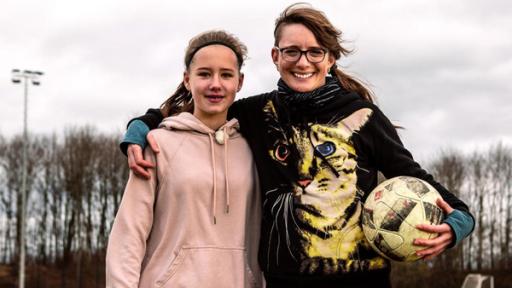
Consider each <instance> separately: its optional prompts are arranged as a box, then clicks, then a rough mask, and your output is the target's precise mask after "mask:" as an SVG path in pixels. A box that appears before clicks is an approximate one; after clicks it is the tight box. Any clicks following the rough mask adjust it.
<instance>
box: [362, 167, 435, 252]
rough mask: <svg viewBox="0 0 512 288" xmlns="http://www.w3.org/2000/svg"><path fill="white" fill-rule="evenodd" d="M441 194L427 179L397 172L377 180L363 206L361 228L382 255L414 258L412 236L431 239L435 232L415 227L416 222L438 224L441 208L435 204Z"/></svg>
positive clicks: (420, 247) (415, 247) (414, 247)
mask: <svg viewBox="0 0 512 288" xmlns="http://www.w3.org/2000/svg"><path fill="white" fill-rule="evenodd" d="M438 198H441V195H439V193H438V192H437V191H436V190H435V189H434V187H432V186H431V185H430V184H428V183H427V182H425V181H423V180H420V179H418V178H414V177H409V176H399V177H395V178H391V179H388V180H386V181H384V182H382V183H381V184H379V185H378V186H377V187H375V189H373V191H372V192H371V193H370V195H369V196H368V198H367V199H366V201H365V203H364V208H363V217H362V222H363V232H364V234H365V236H366V239H368V242H370V245H371V246H372V247H373V249H375V251H377V252H378V253H379V254H380V255H382V256H383V257H385V258H387V259H390V260H395V261H416V260H418V259H420V257H419V256H417V255H416V251H417V250H422V249H425V248H424V247H422V246H416V245H414V244H413V241H414V239H416V238H423V239H431V238H434V237H436V236H437V234H436V233H428V232H424V231H421V230H419V229H417V228H416V225H417V224H431V225H438V224H440V223H441V221H442V220H443V211H442V210H441V208H439V207H438V206H437V205H436V199H438Z"/></svg>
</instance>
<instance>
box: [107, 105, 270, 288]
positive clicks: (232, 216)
mask: <svg viewBox="0 0 512 288" xmlns="http://www.w3.org/2000/svg"><path fill="white" fill-rule="evenodd" d="M161 127H162V128H163V129H157V130H153V131H151V132H150V133H151V134H152V135H153V136H154V138H155V139H156V141H157V142H158V145H159V147H160V153H158V154H156V155H155V154H154V153H153V152H152V151H151V149H146V150H145V152H144V153H145V158H146V159H148V160H150V161H152V162H153V163H156V168H155V169H151V174H152V175H151V179H150V180H144V179H141V178H138V177H136V176H134V175H133V174H130V178H129V180H128V183H127V185H126V190H125V192H124V195H123V200H122V202H121V205H120V207H119V211H118V213H117V216H116V219H115V221H114V224H113V227H112V232H111V234H110V238H109V243H108V250H107V259H106V261H107V275H106V277H107V287H116V288H117V287H123V288H124V287H222V288H224V287H236V288H239V287H261V285H262V284H261V282H262V277H261V272H260V270H259V267H258V263H257V250H258V242H259V232H260V220H261V212H260V209H261V205H260V199H259V198H260V195H259V194H260V193H259V191H258V190H259V187H258V183H257V172H256V168H255V165H254V162H253V159H252V154H251V151H250V149H249V146H248V144H247V142H246V141H245V139H244V138H242V137H241V135H240V134H239V133H238V121H237V120H236V119H232V120H230V121H229V122H228V123H226V124H225V125H224V126H222V127H221V128H220V129H219V130H218V131H213V130H212V129H210V128H209V127H207V126H206V125H204V124H203V123H202V122H201V121H199V120H198V119H197V118H195V117H194V116H193V115H192V114H190V113H181V114H180V115H178V116H174V117H169V118H166V119H164V121H163V122H162V124H161Z"/></svg>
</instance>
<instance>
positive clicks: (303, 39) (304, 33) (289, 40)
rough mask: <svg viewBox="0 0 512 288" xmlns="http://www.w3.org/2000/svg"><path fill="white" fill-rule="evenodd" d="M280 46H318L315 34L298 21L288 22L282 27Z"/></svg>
mask: <svg viewBox="0 0 512 288" xmlns="http://www.w3.org/2000/svg"><path fill="white" fill-rule="evenodd" d="M278 44H279V46H280V47H282V46H299V47H300V46H303V47H318V46H319V43H318V41H317V40H316V37H315V34H313V32H311V30H309V29H308V28H307V27H306V26H304V25H302V24H298V23H293V24H286V25H284V26H283V27H282V28H281V33H280V39H279V43H278Z"/></svg>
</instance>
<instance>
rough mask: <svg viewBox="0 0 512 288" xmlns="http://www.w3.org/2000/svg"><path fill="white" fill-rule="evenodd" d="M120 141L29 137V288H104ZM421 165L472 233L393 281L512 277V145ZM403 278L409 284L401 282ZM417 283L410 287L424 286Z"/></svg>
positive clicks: (14, 256)
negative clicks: (456, 201) (473, 274)
mask: <svg viewBox="0 0 512 288" xmlns="http://www.w3.org/2000/svg"><path fill="white" fill-rule="evenodd" d="M120 137H121V136H120V135H112V134H108V135H107V134H102V133H99V132H97V131H96V130H95V129H93V128H91V127H80V128H72V129H67V130H66V131H65V133H63V135H61V136H56V135H39V136H37V135H30V137H29V145H28V155H29V156H28V181H27V187H28V194H27V234H26V235H27V240H26V249H27V257H28V262H27V263H28V264H27V267H28V270H27V273H28V275H27V283H31V284H30V285H27V287H104V285H105V282H104V281H105V275H104V273H105V272H104V267H105V266H104V265H105V263H104V258H105V251H106V246H107V242H108V235H109V233H110V229H111V226H112V222H113V220H114V217H115V213H116V211H117V209H118V207H119V204H120V201H121V198H122V194H123V190H124V186H125V184H126V180H127V178H128V167H127V163H126V157H125V156H124V155H122V153H121V152H120V150H119V144H118V142H119V139H120ZM22 141H23V140H22V137H21V136H14V137H11V138H9V139H6V138H3V137H0V286H2V287H11V286H12V287H15V286H14V285H15V281H16V278H17V272H16V271H17V267H16V265H17V261H18V257H19V256H18V255H19V247H20V243H21V242H20V237H19V235H20V233H19V232H20V225H19V223H20V221H19V219H20V217H21V215H20V211H21V208H20V207H21V197H20V188H21V175H22V165H21V159H22V147H23V145H22ZM427 167H428V170H429V171H430V172H431V173H432V174H434V176H435V177H436V179H437V180H438V181H439V182H441V183H442V184H443V185H445V186H446V187H447V188H448V190H450V191H451V192H452V193H454V194H456V195H457V196H458V197H459V198H461V199H463V200H464V201H465V202H466V203H468V205H469V206H470V211H471V212H472V213H473V215H474V216H475V221H476V227H475V230H474V231H473V233H472V234H471V236H470V237H469V238H468V239H466V240H464V241H463V242H462V243H461V244H460V245H458V246H457V247H455V248H453V249H450V250H449V251H448V252H446V253H443V254H442V255H441V256H439V257H437V258H435V259H434V260H433V261H429V262H422V261H420V262H418V263H413V264H411V263H408V264H405V265H404V264H398V265H396V267H399V268H395V269H394V270H393V274H392V275H393V281H394V283H398V286H397V287H402V286H404V287H410V285H411V283H412V282H411V281H418V279H417V277H420V279H423V278H425V277H427V278H428V277H432V279H434V280H436V279H438V278H439V273H450V272H447V271H456V272H458V273H460V275H461V276H460V277H462V276H463V275H464V274H465V273H467V272H469V271H507V270H508V271H510V269H512V249H511V248H512V243H511V237H512V231H511V226H512V212H511V205H512V151H511V148H510V147H507V146H506V145H503V144H500V143H497V144H495V145H493V146H491V147H488V148H487V149H485V150H479V151H474V152H472V153H464V154H463V153H460V152H457V151H455V150H447V151H444V152H441V153H436V155H435V157H433V158H432V160H431V161H430V163H429V164H428V165H427ZM1 269H4V270H5V271H4V273H3V274H2V270H1ZM411 273H412V274H414V275H416V276H415V277H416V278H415V277H409V276H408V275H410V274H411ZM418 275H423V276H418ZM452 275H453V274H452ZM422 277H423V278H422ZM460 277H459V278H460ZM414 278H415V279H414ZM452 278H453V277H452ZM456 278H457V277H456ZM452 280H453V281H459V282H457V283H458V284H457V285H455V286H449V285H454V284H453V283H452V284H446V285H448V286H443V284H440V285H438V286H439V287H458V286H460V283H462V282H461V280H460V279H458V278H457V279H452ZM2 281H3V282H2ZM423 282H424V283H427V282H425V281H423ZM423 282H421V281H420V282H418V283H419V284H418V283H417V284H414V285H415V286H416V287H427V286H422V284H421V283H423ZM428 283H432V282H430V281H429V282H428ZM447 283H448V282H447ZM454 283H455V282H454ZM498 283H499V281H497V283H496V284H498ZM9 285H11V286H9ZM497 287H499V285H497Z"/></svg>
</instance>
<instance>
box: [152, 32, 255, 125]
mask: <svg viewBox="0 0 512 288" xmlns="http://www.w3.org/2000/svg"><path fill="white" fill-rule="evenodd" d="M215 44H217V45H224V46H226V47H228V48H230V49H231V50H233V52H234V53H235V55H236V59H237V63H238V71H240V69H241V68H242V65H243V64H244V60H245V59H246V58H247V47H246V46H245V45H244V44H243V43H242V42H241V41H240V40H239V39H238V38H237V37H235V36H234V35H232V34H229V33H227V32H225V31H221V30H215V31H207V32H203V33H201V34H199V35H197V36H195V37H194V38H192V39H191V40H190V42H189V43H188V46H187V49H186V50H185V61H184V62H185V69H186V70H187V71H188V70H189V68H190V64H191V63H192V60H193V58H194V55H195V54H196V53H197V51H199V50H200V49H201V48H204V47H206V46H209V45H215ZM193 110H194V102H193V100H192V94H191V93H190V91H188V90H187V88H185V84H184V83H183V81H181V83H180V85H178V88H176V91H175V92H174V93H173V94H172V95H171V96H170V97H169V98H168V99H167V100H165V102H164V103H162V105H161V106H160V111H162V115H163V116H164V117H167V116H170V115H174V114H177V113H180V112H185V111H186V112H192V111H193Z"/></svg>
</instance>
